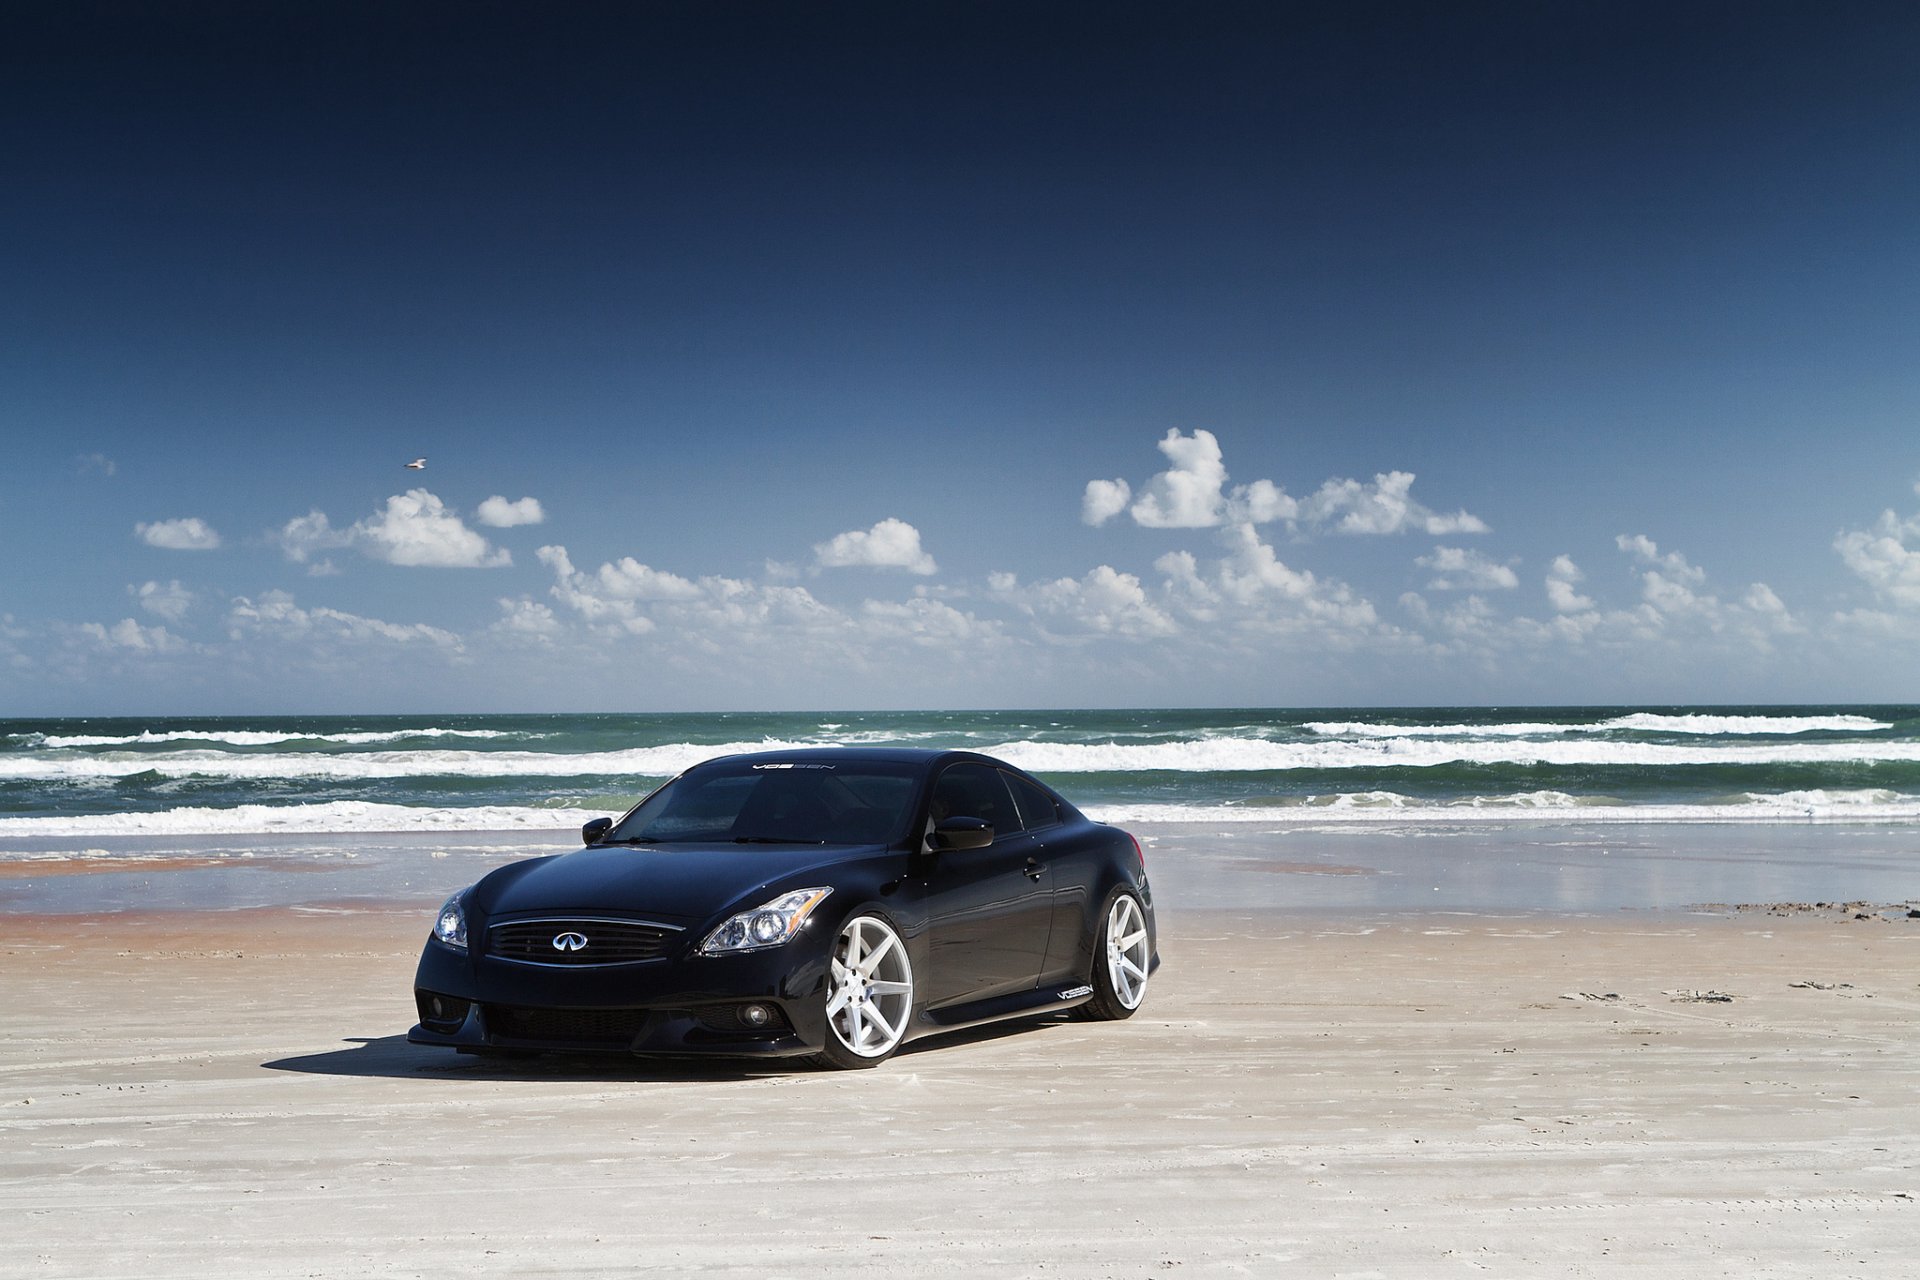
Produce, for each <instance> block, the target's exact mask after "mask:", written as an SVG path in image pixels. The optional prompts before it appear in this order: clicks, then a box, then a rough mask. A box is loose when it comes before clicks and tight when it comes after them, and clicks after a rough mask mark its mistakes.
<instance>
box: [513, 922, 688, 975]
mask: <svg viewBox="0 0 1920 1280" xmlns="http://www.w3.org/2000/svg"><path fill="white" fill-rule="evenodd" d="M679 932H680V931H679V930H678V929H674V928H671V927H669V926H667V925H659V924H644V923H642V922H640V921H637V920H590V919H588V920H583V919H577V918H576V919H551V920H508V921H505V922H503V923H498V924H494V925H491V926H489V927H488V929H487V954H489V955H492V956H497V957H499V958H500V959H502V960H517V961H520V962H522V963H525V964H554V965H570V966H571V965H591V964H632V963H633V962H635V961H637V960H658V959H659V958H660V957H661V956H662V955H664V954H666V951H667V948H668V947H670V946H671V945H673V941H674V939H675V938H676V937H677V936H679Z"/></svg>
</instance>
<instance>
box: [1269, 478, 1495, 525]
mask: <svg viewBox="0 0 1920 1280" xmlns="http://www.w3.org/2000/svg"><path fill="white" fill-rule="evenodd" d="M1413 481H1414V474H1413V472H1411V471H1387V472H1382V473H1381V474H1379V475H1376V476H1374V478H1373V483H1372V484H1363V483H1361V482H1360V481H1358V480H1329V481H1327V482H1326V483H1325V484H1323V485H1321V486H1320V489H1319V491H1318V492H1316V493H1315V494H1314V495H1313V496H1312V497H1310V498H1308V499H1307V500H1306V501H1305V502H1303V503H1301V504H1300V516H1301V519H1303V520H1304V521H1305V522H1307V523H1308V524H1312V525H1316V526H1325V525H1328V524H1331V525H1332V527H1333V532H1335V533H1350V534H1374V535H1386V534H1394V533H1407V532H1415V533H1425V534H1428V535H1431V536H1433V537H1446V536H1448V535H1451V534H1459V533H1486V532H1487V525H1486V522H1485V521H1483V520H1481V519H1480V517H1478V516H1475V515H1470V514H1469V513H1467V512H1465V511H1456V512H1454V513H1453V514H1452V515H1450V516H1448V515H1440V514H1438V513H1436V512H1434V511H1432V510H1430V509H1429V508H1427V507H1424V506H1422V505H1421V504H1420V503H1418V502H1415V501H1414V500H1413V497H1412V489H1413Z"/></svg>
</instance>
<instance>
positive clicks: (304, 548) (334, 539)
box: [273, 507, 353, 564]
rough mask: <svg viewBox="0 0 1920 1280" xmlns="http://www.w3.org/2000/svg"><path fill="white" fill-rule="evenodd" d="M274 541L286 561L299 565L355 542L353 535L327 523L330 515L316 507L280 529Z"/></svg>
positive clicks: (349, 531) (329, 522) (346, 530)
mask: <svg viewBox="0 0 1920 1280" xmlns="http://www.w3.org/2000/svg"><path fill="white" fill-rule="evenodd" d="M273 540H274V541H275V542H277V543H279V544H280V550H281V551H282V552H284V553H285V554H286V557H287V559H289V560H291V561H293V562H294V563H296V564H305V563H306V562H307V560H308V558H309V557H311V556H312V555H313V554H314V553H315V552H316V551H330V550H333V549H334V548H336V547H344V546H346V545H348V544H349V543H351V542H352V541H353V533H352V531H351V530H348V529H336V528H334V527H333V524H332V522H331V521H329V520H328V519H327V513H326V512H324V511H322V510H320V509H319V508H318V507H315V508H314V509H313V510H312V511H309V512H307V514H305V515H303V516H295V517H294V518H293V519H291V520H289V521H287V522H286V524H284V525H282V526H281V527H280V530H279V532H278V533H276V534H274V535H273Z"/></svg>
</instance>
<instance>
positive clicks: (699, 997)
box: [407, 936, 828, 1058]
mask: <svg viewBox="0 0 1920 1280" xmlns="http://www.w3.org/2000/svg"><path fill="white" fill-rule="evenodd" d="M827 969H828V964H827V951H826V943H825V941H824V940H823V939H820V938H816V937H811V936H802V937H800V938H796V939H795V940H794V941H792V942H790V943H788V944H786V945H785V946H782V947H776V948H773V949H771V950H767V951H755V952H746V953H742V954H738V955H724V956H699V955H681V956H675V957H668V958H662V959H659V960H645V961H637V962H634V963H630V964H612V965H599V966H565V967H562V966H550V965H536V964H525V963H519V962H514V961H508V960H502V959H500V958H498V957H492V956H484V955H483V956H474V955H471V954H469V953H467V952H465V951H460V950H457V949H455V948H452V947H449V946H446V945H444V944H442V943H440V942H438V941H433V940H429V941H428V943H427V944H426V949H425V950H424V952H423V953H422V954H421V957H420V964H419V967H418V969H417V970H416V971H415V975H414V1002H415V1005H416V1007H417V1008H418V1010H419V1015H420V1022H419V1023H418V1024H417V1025H416V1026H414V1027H413V1029H412V1030H410V1031H409V1032H408V1033H407V1039H408V1040H409V1041H410V1042H412V1043H414V1044H423V1045H442V1046H445V1047H447V1048H452V1049H463V1050H467V1051H469V1052H487V1051H503V1052H514V1051H519V1052H559V1053H628V1054H673V1055H678V1054H693V1055H713V1056H721V1057H755V1058H759V1057H790V1056H794V1055H798V1054H810V1053H818V1052H819V1051H820V1050H821V1048H822V1047H824V1045H825V1044H826V1036H827V1023H826V982H827Z"/></svg>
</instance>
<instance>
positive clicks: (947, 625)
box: [860, 596, 1000, 648]
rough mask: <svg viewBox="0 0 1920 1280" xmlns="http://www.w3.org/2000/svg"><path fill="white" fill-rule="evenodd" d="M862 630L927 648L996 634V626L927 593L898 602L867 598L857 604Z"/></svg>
mask: <svg viewBox="0 0 1920 1280" xmlns="http://www.w3.org/2000/svg"><path fill="white" fill-rule="evenodd" d="M860 618H861V623H862V627H863V629H864V630H867V631H869V632H873V633H876V634H878V635H881V636H889V637H892V638H895V639H899V640H904V641H907V642H908V643H911V644H916V645H921V646H925V647H928V648H938V647H942V646H948V645H959V644H978V643H980V642H981V641H983V640H987V639H990V638H994V637H997V636H998V634H999V630H1000V629H999V627H998V626H997V625H996V624H994V623H991V622H983V621H982V620H981V619H979V618H976V617H974V616H973V615H972V614H970V613H963V612H961V611H960V610H959V609H956V608H954V607H953V606H952V605H950V604H948V603H946V602H945V601H943V600H935V599H933V598H932V597H930V596H914V597H912V598H911V599H908V600H904V601H900V602H898V603H896V602H893V601H888V600H868V601H866V602H865V603H864V604H862V605H861V606H860Z"/></svg>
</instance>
